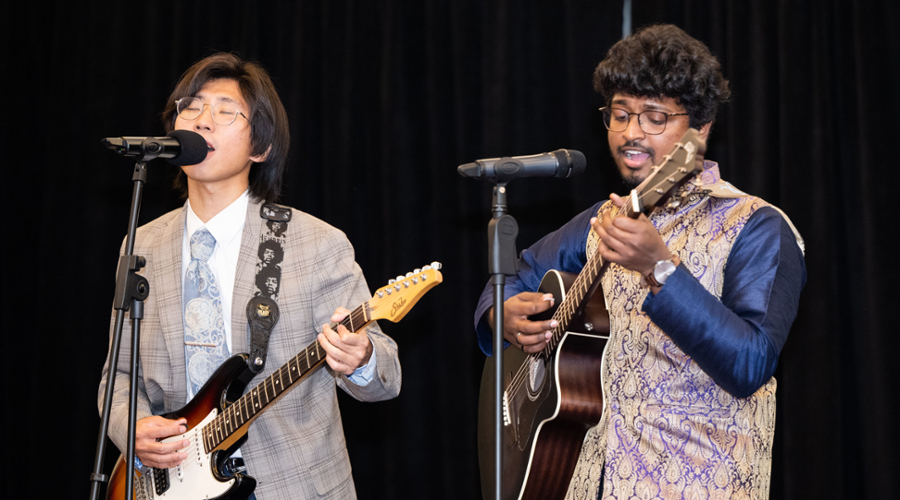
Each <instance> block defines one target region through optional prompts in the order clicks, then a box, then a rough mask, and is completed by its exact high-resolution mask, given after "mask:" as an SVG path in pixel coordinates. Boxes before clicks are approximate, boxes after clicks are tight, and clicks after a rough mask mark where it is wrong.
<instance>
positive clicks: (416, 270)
mask: <svg viewBox="0 0 900 500" xmlns="http://www.w3.org/2000/svg"><path fill="white" fill-rule="evenodd" d="M421 272H422V270H421V269H419V268H418V267H417V268H415V269H413V274H419V273H421Z"/></svg>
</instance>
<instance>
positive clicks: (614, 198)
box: [609, 193, 625, 207]
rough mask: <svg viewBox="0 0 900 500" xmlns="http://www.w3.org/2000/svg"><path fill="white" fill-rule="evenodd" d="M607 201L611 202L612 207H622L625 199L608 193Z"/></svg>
mask: <svg viewBox="0 0 900 500" xmlns="http://www.w3.org/2000/svg"><path fill="white" fill-rule="evenodd" d="M609 199H610V200H611V201H612V202H613V205H615V206H617V207H621V206H622V205H624V204H625V199H624V198H622V197H621V196H619V195H617V194H616V193H610V194H609Z"/></svg>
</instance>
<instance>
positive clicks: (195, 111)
mask: <svg viewBox="0 0 900 500" xmlns="http://www.w3.org/2000/svg"><path fill="white" fill-rule="evenodd" d="M204 106H209V112H210V113H211V114H212V119H213V121H214V122H216V123H217V124H219V125H222V126H228V125H231V124H232V123H234V121H235V120H237V117H238V115H241V116H243V117H244V118H245V119H246V120H247V121H248V122H249V121H250V119H249V118H247V115H245V114H244V113H242V112H241V111H240V110H238V108H237V106H235V105H234V104H233V103H231V102H228V101H222V102H219V103H217V104H206V103H204V102H203V101H201V100H200V98H199V97H183V98H181V99H178V100H177V101H175V109H176V110H177V111H178V116H180V117H182V118H184V119H185V120H196V119H197V118H198V117H199V116H200V114H201V113H203V107H204Z"/></svg>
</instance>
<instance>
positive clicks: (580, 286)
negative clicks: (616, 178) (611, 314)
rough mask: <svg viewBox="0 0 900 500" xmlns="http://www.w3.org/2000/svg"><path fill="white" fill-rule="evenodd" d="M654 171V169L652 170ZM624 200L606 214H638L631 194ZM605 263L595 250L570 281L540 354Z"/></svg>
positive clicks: (552, 346) (555, 341) (553, 342)
mask: <svg viewBox="0 0 900 500" xmlns="http://www.w3.org/2000/svg"><path fill="white" fill-rule="evenodd" d="M658 168H659V167H656V169H657V170H658ZM655 171H656V170H654V172H655ZM651 178H652V176H648V177H647V178H646V179H644V182H642V183H641V184H640V185H639V186H638V187H637V188H635V190H634V191H632V193H641V192H643V190H644V189H646V185H647V184H648V183H650V182H651ZM624 201H625V203H624V204H623V205H622V207H621V208H619V207H616V206H612V207H611V208H610V211H609V214H608V215H609V216H610V217H617V216H619V215H620V214H621V215H625V216H627V217H631V218H635V217H637V216H638V215H640V210H639V209H636V208H635V206H634V204H633V203H632V196H631V195H629V196H628V197H626V198H625V200H624ZM605 264H606V263H605V262H604V261H603V257H601V256H600V252H599V250H595V251H594V253H593V254H592V255H591V256H590V257H588V261H587V263H586V264H585V265H584V268H583V269H582V270H581V272H580V273H578V277H577V278H575V282H573V283H572V286H571V287H570V288H569V290H568V291H567V292H566V298H565V300H563V303H562V304H560V305H559V307H558V308H557V309H556V312H555V313H554V314H553V319H555V320H556V322H557V326H556V328H554V329H553V335H552V336H551V337H550V342H548V343H547V345H546V346H545V347H544V349H543V350H542V351H541V352H540V356H542V357H544V358H548V357H550V356H552V355H553V352H554V351H555V350H556V346H557V345H559V342H560V341H561V340H562V337H563V335H564V334H565V333H566V331H568V327H569V323H570V322H571V321H572V317H573V316H574V315H575V312H576V311H577V310H578V307H579V305H581V304H583V303H584V299H585V298H586V297H587V294H588V292H590V290H591V287H592V285H593V284H594V282H595V281H596V280H597V277H598V276H599V275H600V272H601V271H602V270H603V266H604V265H605Z"/></svg>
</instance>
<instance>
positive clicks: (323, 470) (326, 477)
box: [310, 453, 351, 495]
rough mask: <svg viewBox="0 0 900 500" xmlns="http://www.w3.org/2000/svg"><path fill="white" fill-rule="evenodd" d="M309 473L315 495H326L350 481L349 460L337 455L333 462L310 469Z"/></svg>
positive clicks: (342, 455) (343, 455)
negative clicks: (314, 487) (311, 477)
mask: <svg viewBox="0 0 900 500" xmlns="http://www.w3.org/2000/svg"><path fill="white" fill-rule="evenodd" d="M310 472H312V476H313V484H315V486H316V493H318V494H319V495H327V494H328V493H329V492H330V491H331V490H333V489H335V488H337V487H338V486H341V485H342V484H344V483H345V482H347V481H350V480H351V477H350V473H351V468H350V460H349V459H348V458H347V456H346V455H345V454H343V453H341V454H338V455H337V456H336V457H335V459H334V460H329V461H326V462H323V463H321V464H317V465H315V466H313V467H310Z"/></svg>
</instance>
